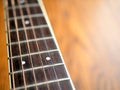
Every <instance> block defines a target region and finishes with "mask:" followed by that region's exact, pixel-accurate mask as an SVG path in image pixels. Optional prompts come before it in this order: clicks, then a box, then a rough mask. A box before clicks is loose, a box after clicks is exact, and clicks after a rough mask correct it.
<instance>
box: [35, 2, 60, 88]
mask: <svg viewBox="0 0 120 90" xmlns="http://www.w3.org/2000/svg"><path fill="white" fill-rule="evenodd" d="M37 1H38V0H37ZM38 2H39V1H38ZM42 12H43V11H42ZM43 14H44V13H43ZM43 16H44V15H43ZM45 21H46V20H45ZM37 22H38V23H40V22H39V21H38V20H37ZM49 31H50V30H49ZM41 33H42V36H43V37H45V35H44V33H43V31H41ZM50 33H51V32H50ZM52 40H53V41H54V39H52ZM44 42H45V46H46V48H47V50H49V48H48V45H47V42H46V40H44ZM55 46H56V45H55ZM48 55H49V56H50V59H51V62H52V64H53V61H52V58H51V55H50V53H48ZM53 60H54V59H53ZM52 69H53V72H54V74H55V78H56V79H58V76H57V73H56V71H55V67H54V66H52ZM57 84H58V86H59V89H60V90H61V86H60V83H59V82H57Z"/></svg>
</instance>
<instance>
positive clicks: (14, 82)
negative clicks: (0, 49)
mask: <svg viewBox="0 0 120 90" xmlns="http://www.w3.org/2000/svg"><path fill="white" fill-rule="evenodd" d="M6 6H8V1H7V5H6ZM6 14H7V15H6V16H7V18H9V13H8V12H6ZM6 23H7V24H8V29H10V23H9V21H8V22H6ZM8 37H9V38H8V39H9V42H10V43H11V37H10V32H9V35H8ZM9 48H10V52H11V53H10V56H12V47H11V45H10V47H9ZM9 63H10V64H11V66H12V67H11V69H12V83H13V84H12V86H13V88H15V81H14V74H13V62H12V59H11V61H10V62H9ZM10 77H11V76H10ZM10 79H11V78H10ZM10 83H11V82H10Z"/></svg>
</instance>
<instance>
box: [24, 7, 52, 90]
mask: <svg viewBox="0 0 120 90" xmlns="http://www.w3.org/2000/svg"><path fill="white" fill-rule="evenodd" d="M26 6H27V5H26ZM26 9H27V12H28V17H29V20H30V22H31V28H32V32H33V36H34V39H35V42H36V45H37V49H38V51H40V49H39V46H38V42H37V40H36V39H37V37H36V34H35V31H34V30H35V29H34V27H33V26H34V25H33V22H32V19H31V17H30V16H29V15H30V14H31V13H30V10H29V9H28V8H26ZM39 25H40V24H39ZM39 57H40V58H41V63H42V66H44V65H43V61H42V57H41V55H40V54H39ZM42 69H43V72H44V76H45V79H46V81H48V79H47V75H46V73H45V69H44V67H43V68H42ZM47 88H48V90H50V88H49V85H48V84H47Z"/></svg>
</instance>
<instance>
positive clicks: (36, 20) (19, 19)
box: [5, 0, 75, 90]
mask: <svg viewBox="0 0 120 90" xmlns="http://www.w3.org/2000/svg"><path fill="white" fill-rule="evenodd" d="M6 1H7V0H6ZM8 1H9V2H10V3H11V2H12V4H11V5H10V4H9V6H10V7H7V6H5V9H6V11H8V16H7V19H6V21H8V22H9V24H8V26H9V28H8V30H6V35H9V39H10V40H9V41H10V42H9V41H8V43H7V47H8V52H9V48H10V47H11V52H12V53H13V54H12V55H9V56H8V62H9V67H11V63H12V65H13V66H12V69H9V77H10V78H12V79H10V84H11V90H13V89H16V90H20V89H25V90H27V88H30V87H34V86H35V90H39V89H40V88H41V86H44V85H45V86H46V88H47V89H49V90H52V88H51V87H50V85H52V84H53V83H57V85H58V89H57V90H65V89H67V90H75V89H74V87H73V84H72V81H71V79H70V76H69V74H68V71H67V69H66V66H65V63H64V61H63V58H62V56H61V53H60V50H59V47H58V45H57V42H56V39H55V36H54V34H53V31H52V28H51V25H50V23H49V21H48V18H47V16H46V14H45V11H44V8H43V4H42V1H39V0H31V1H30V0H26V1H25V2H24V4H19V2H18V0H8ZM32 1H33V2H34V4H32ZM37 2H38V3H37ZM39 5H40V7H39V8H40V9H38V6H39ZM36 8H37V9H36ZM19 9H20V13H19V11H17V10H19ZM41 9H42V11H41ZM12 10H13V11H12ZM32 10H36V11H35V12H32ZM37 10H38V11H39V12H38V11H37ZM13 12H14V15H13V14H12V13H13ZM42 12H44V13H42ZM9 14H10V15H9ZM14 16H15V17H14ZM16 25H17V26H16ZM16 30H17V31H16ZM36 30H38V31H36ZM16 32H17V38H16ZM38 32H39V34H37V33H38ZM23 33H25V35H26V36H25V37H24V35H23ZM31 33H33V34H34V35H33V34H31ZM12 35H13V36H12ZM20 35H22V38H21V36H20ZM32 35H33V36H32ZM38 35H41V36H38ZM18 41H19V42H18ZM18 45H19V46H18ZM42 45H43V46H42ZM18 47H19V49H20V50H18ZM37 56H39V58H38V57H37ZM37 60H38V61H37ZM36 61H37V62H36ZM39 61H40V62H39ZM37 63H39V64H37ZM28 64H29V65H28ZM35 64H36V65H35ZM38 65H39V66H38ZM21 67H22V68H21ZM28 73H30V75H31V78H32V79H30V80H32V81H33V82H28V81H29V77H30V76H29V74H28ZM27 74H28V75H27ZM41 74H42V75H43V79H40V78H42V76H40V75H41ZM49 74H50V75H51V76H50V75H49ZM38 75H39V76H38ZM19 76H20V80H19ZM26 77H27V79H28V80H27V79H26ZM12 80H13V81H14V83H12ZM17 80H19V82H18V81H17ZM39 80H42V81H40V82H39ZM64 81H65V82H64ZM67 81H68V82H67ZM65 83H67V84H65ZM13 84H14V85H13ZM39 86H40V87H39ZM45 90H46V89H45Z"/></svg>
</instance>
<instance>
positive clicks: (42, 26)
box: [6, 24, 48, 33]
mask: <svg viewBox="0 0 120 90" xmlns="http://www.w3.org/2000/svg"><path fill="white" fill-rule="evenodd" d="M46 27H48V25H47V24H45V25H39V26H32V27H25V28H18V31H23V30H24V29H26V30H30V29H31V28H34V29H39V28H46ZM15 31H16V29H11V30H6V33H7V32H15Z"/></svg>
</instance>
